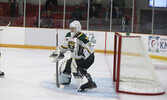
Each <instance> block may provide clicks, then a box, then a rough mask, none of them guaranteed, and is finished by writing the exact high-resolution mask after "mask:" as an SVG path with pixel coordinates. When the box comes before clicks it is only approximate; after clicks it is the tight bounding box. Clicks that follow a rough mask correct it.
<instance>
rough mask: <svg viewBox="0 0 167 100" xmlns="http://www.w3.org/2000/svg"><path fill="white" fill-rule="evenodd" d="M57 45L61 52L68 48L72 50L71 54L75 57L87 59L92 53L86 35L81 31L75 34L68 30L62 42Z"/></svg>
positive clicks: (92, 50)
mask: <svg viewBox="0 0 167 100" xmlns="http://www.w3.org/2000/svg"><path fill="white" fill-rule="evenodd" d="M59 47H60V51H61V52H62V53H65V52H66V51H67V50H70V51H71V52H72V54H71V56H72V57H73V58H75V59H82V58H83V59H87V58H88V57H89V55H90V54H92V53H94V49H93V47H92V45H91V43H90V42H89V39H88V37H87V36H86V35H85V34H84V33H82V32H78V33H76V34H74V33H73V32H68V33H67V34H66V36H65V39H64V42H63V43H62V44H61V45H60V46H59Z"/></svg>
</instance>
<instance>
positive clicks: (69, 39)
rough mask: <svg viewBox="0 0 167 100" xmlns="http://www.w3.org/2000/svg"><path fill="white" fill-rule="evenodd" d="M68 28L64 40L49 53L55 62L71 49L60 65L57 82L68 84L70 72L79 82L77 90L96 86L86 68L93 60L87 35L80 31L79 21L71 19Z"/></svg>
mask: <svg viewBox="0 0 167 100" xmlns="http://www.w3.org/2000/svg"><path fill="white" fill-rule="evenodd" d="M69 28H70V29H71V31H70V32H68V33H67V34H66V36H65V39H64V42H63V43H62V44H61V45H60V46H59V47H58V48H56V50H55V51H54V52H53V54H51V55H50V58H51V59H52V61H54V62H56V61H58V60H61V59H62V58H63V57H64V53H65V52H66V51H68V50H70V51H71V58H70V59H67V60H65V61H64V62H63V63H62V64H61V65H60V70H59V76H58V78H59V82H60V84H63V85H66V84H70V82H71V77H72V76H71V73H72V74H73V76H74V78H75V79H76V80H77V81H78V83H79V84H80V86H79V88H78V92H84V91H86V90H88V89H92V88H96V87H97V86H96V83H95V82H93V80H92V78H91V75H90V74H89V73H88V72H87V69H88V68H89V67H90V66H91V65H92V64H93V62H94V49H93V48H92V46H91V43H90V42H89V39H88V37H87V36H86V35H85V34H84V33H82V32H80V31H81V24H80V22H79V21H73V22H72V23H71V24H70V26H69Z"/></svg>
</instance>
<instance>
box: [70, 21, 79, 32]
mask: <svg viewBox="0 0 167 100" xmlns="http://www.w3.org/2000/svg"><path fill="white" fill-rule="evenodd" d="M69 28H74V32H75V33H77V32H80V31H81V29H82V26H81V24H80V22H79V21H76V20H75V21H73V22H72V23H71V24H70V26H69Z"/></svg>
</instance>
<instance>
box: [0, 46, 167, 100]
mask: <svg viewBox="0 0 167 100" xmlns="http://www.w3.org/2000/svg"><path fill="white" fill-rule="evenodd" d="M0 52H1V53H2V57H1V58H0V64H1V65H0V70H2V71H4V72H5V74H6V75H5V78H0V100H92V99H94V100H135V99H136V100H140V99H144V100H167V94H164V95H159V96H138V95H128V94H122V93H119V94H117V95H118V97H117V98H104V97H92V96H83V95H75V94H68V93H64V92H58V91H55V90H51V89H48V88H46V87H44V86H42V83H43V82H44V81H47V80H52V79H53V75H54V73H55V63H51V62H50V61H49V59H48V56H49V55H50V54H51V53H52V50H39V49H16V48H0ZM95 56H96V58H95V63H94V64H93V65H92V67H91V68H90V69H89V70H88V71H89V72H90V73H91V75H92V77H93V78H94V77H101V78H112V62H113V55H111V54H109V55H105V54H102V53H95ZM152 62H153V64H154V65H155V67H156V69H157V70H156V71H157V74H158V76H159V79H160V81H161V83H162V85H163V87H164V88H165V90H166V91H167V78H166V76H167V61H163V60H155V59H153V60H152ZM108 84H111V83H108ZM111 91H113V90H111Z"/></svg>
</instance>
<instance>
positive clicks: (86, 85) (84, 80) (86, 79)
mask: <svg viewBox="0 0 167 100" xmlns="http://www.w3.org/2000/svg"><path fill="white" fill-rule="evenodd" d="M93 62H94V54H92V55H90V56H89V57H88V58H87V59H86V60H84V59H80V60H73V65H74V66H72V67H73V68H72V71H73V75H74V77H75V79H76V80H77V81H78V82H79V83H80V87H79V89H78V91H79V92H83V91H86V90H87V89H92V88H96V87H97V86H96V83H95V82H93V80H92V78H91V75H90V74H89V73H87V69H88V68H89V67H90V66H91V65H92V64H93ZM75 69H76V71H74V70H75Z"/></svg>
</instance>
